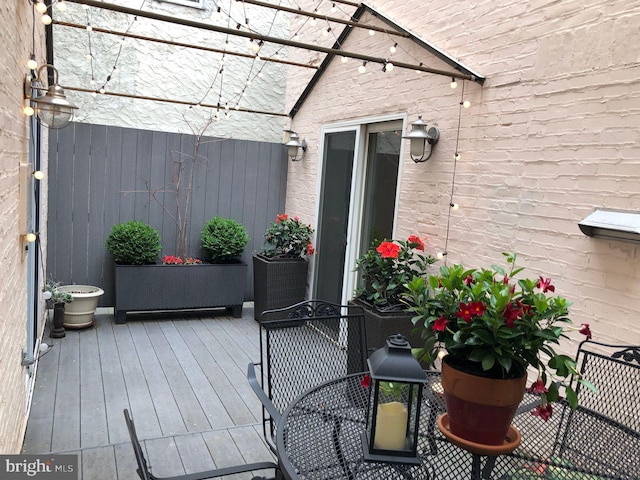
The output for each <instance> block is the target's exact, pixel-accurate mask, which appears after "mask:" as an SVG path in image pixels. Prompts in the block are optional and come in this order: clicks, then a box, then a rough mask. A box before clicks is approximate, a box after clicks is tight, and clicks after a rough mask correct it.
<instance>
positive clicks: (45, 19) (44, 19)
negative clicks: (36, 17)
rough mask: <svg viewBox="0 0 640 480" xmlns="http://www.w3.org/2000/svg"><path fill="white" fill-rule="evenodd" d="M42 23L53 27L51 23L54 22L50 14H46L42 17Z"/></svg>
mask: <svg viewBox="0 0 640 480" xmlns="http://www.w3.org/2000/svg"><path fill="white" fill-rule="evenodd" d="M40 21H41V22H42V23H44V24H45V25H51V22H52V21H53V20H52V19H51V17H50V16H49V14H48V13H45V14H44V15H42V17H40Z"/></svg>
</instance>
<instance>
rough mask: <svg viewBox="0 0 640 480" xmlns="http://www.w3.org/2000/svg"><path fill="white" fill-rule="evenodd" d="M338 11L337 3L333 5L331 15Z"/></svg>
mask: <svg viewBox="0 0 640 480" xmlns="http://www.w3.org/2000/svg"><path fill="white" fill-rule="evenodd" d="M337 11H338V7H336V4H335V2H334V3H333V5H331V13H336V12H337Z"/></svg>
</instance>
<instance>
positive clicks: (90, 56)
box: [84, 53, 93, 60]
mask: <svg viewBox="0 0 640 480" xmlns="http://www.w3.org/2000/svg"><path fill="white" fill-rule="evenodd" d="M84 58H86V59H87V60H91V59H92V58H93V56H92V55H91V54H90V53H87V54H86V55H85V56H84Z"/></svg>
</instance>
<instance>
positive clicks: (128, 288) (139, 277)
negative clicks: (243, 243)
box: [114, 262, 247, 323]
mask: <svg viewBox="0 0 640 480" xmlns="http://www.w3.org/2000/svg"><path fill="white" fill-rule="evenodd" d="M246 278H247V264H246V263H244V262H236V263H216V264H213V263H203V264H200V265H118V264H116V265H115V274H114V283H115V294H116V305H115V317H116V323H125V322H126V314H127V312H135V311H138V312H139V311H153V310H193V309H200V308H218V307H226V308H227V309H228V310H230V311H231V313H232V315H233V316H234V317H237V318H238V317H241V316H242V302H243V301H244V285H245V281H246Z"/></svg>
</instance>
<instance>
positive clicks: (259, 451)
mask: <svg viewBox="0 0 640 480" xmlns="http://www.w3.org/2000/svg"><path fill="white" fill-rule="evenodd" d="M226 315H227V314H226V312H225V311H221V312H216V311H213V312H206V313H199V314H189V313H183V312H172V313H161V314H158V313H153V314H141V315H136V316H130V317H129V321H128V322H127V324H124V325H117V324H115V322H114V321H113V311H112V309H99V310H98V312H97V314H96V322H95V325H94V326H93V327H92V328H89V329H86V330H76V331H72V330H67V334H66V337H65V338H61V339H51V338H49V334H48V331H46V332H45V336H44V339H43V341H44V342H45V343H48V344H53V348H52V349H50V350H49V351H48V352H47V353H46V354H45V355H44V356H42V357H41V358H40V360H39V366H38V370H37V377H36V385H35V391H34V394H33V402H32V405H31V412H30V415H29V421H28V424H27V431H26V435H25V441H24V447H23V453H26V454H42V453H74V454H78V455H79V456H80V476H79V478H81V479H84V480H90V479H97V480H106V479H122V480H125V479H126V480H130V479H132V478H136V474H135V469H136V466H135V458H134V456H133V451H132V449H131V446H130V443H129V436H128V433H127V428H126V425H125V422H124V417H123V414H122V411H123V409H124V408H128V409H129V411H130V412H131V413H132V415H133V417H134V420H135V422H136V428H137V431H138V436H139V437H140V439H141V440H143V443H144V445H145V447H146V449H147V454H148V455H147V458H148V459H149V462H150V463H151V465H152V467H153V469H154V471H155V472H156V474H157V475H160V476H168V475H179V474H183V473H191V472H194V471H200V470H208V469H212V468H216V467H224V466H228V465H236V464H243V463H249V462H258V461H265V460H273V455H272V454H271V452H270V450H269V449H268V447H267V446H266V444H265V443H264V441H263V439H262V427H261V424H260V418H261V407H260V403H259V402H258V400H257V399H256V397H255V395H254V394H253V391H252V390H251V388H250V387H249V385H248V383H247V380H246V369H247V363H248V362H250V361H257V360H258V359H259V356H260V354H259V343H258V342H259V332H258V324H257V323H256V322H255V320H254V319H253V308H252V304H250V303H249V304H246V305H245V309H244V315H243V317H242V318H232V317H229V316H226ZM238 478H242V477H238ZM246 478H250V476H249V477H246Z"/></svg>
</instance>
